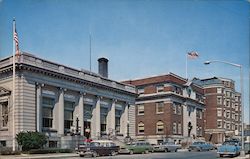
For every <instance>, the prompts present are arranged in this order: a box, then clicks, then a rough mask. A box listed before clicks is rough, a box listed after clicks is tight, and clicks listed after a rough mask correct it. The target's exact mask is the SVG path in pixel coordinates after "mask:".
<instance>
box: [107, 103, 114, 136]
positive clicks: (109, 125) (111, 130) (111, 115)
mask: <svg viewBox="0 0 250 159" xmlns="http://www.w3.org/2000/svg"><path fill="white" fill-rule="evenodd" d="M115 102H116V100H112V104H111V107H110V109H109V112H108V115H107V134H108V133H113V134H114V133H115Z"/></svg>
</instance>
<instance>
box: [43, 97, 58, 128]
mask: <svg viewBox="0 0 250 159" xmlns="http://www.w3.org/2000/svg"><path fill="white" fill-rule="evenodd" d="M54 104H55V99H54V98H49V97H42V117H43V127H45V128H52V126H53V108H54Z"/></svg>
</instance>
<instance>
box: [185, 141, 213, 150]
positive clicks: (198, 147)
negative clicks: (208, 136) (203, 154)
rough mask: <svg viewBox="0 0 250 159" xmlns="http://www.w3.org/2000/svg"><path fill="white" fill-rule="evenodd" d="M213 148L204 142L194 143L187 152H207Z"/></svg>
mask: <svg viewBox="0 0 250 159" xmlns="http://www.w3.org/2000/svg"><path fill="white" fill-rule="evenodd" d="M212 149H213V146H212V145H211V144H209V143H206V142H204V141H196V142H194V143H193V144H192V145H190V146H189V148H188V151H209V150H212Z"/></svg>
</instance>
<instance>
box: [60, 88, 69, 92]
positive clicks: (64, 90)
mask: <svg viewBox="0 0 250 159" xmlns="http://www.w3.org/2000/svg"><path fill="white" fill-rule="evenodd" d="M59 90H60V91H63V92H66V91H67V89H66V88H63V87H59Z"/></svg>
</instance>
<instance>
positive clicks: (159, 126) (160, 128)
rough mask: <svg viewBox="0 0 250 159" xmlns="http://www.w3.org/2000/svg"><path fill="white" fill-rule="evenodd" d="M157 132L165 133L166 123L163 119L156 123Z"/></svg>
mask: <svg viewBox="0 0 250 159" xmlns="http://www.w3.org/2000/svg"><path fill="white" fill-rule="evenodd" d="M156 133H164V123H163V122H162V121H158V122H157V123H156Z"/></svg>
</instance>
